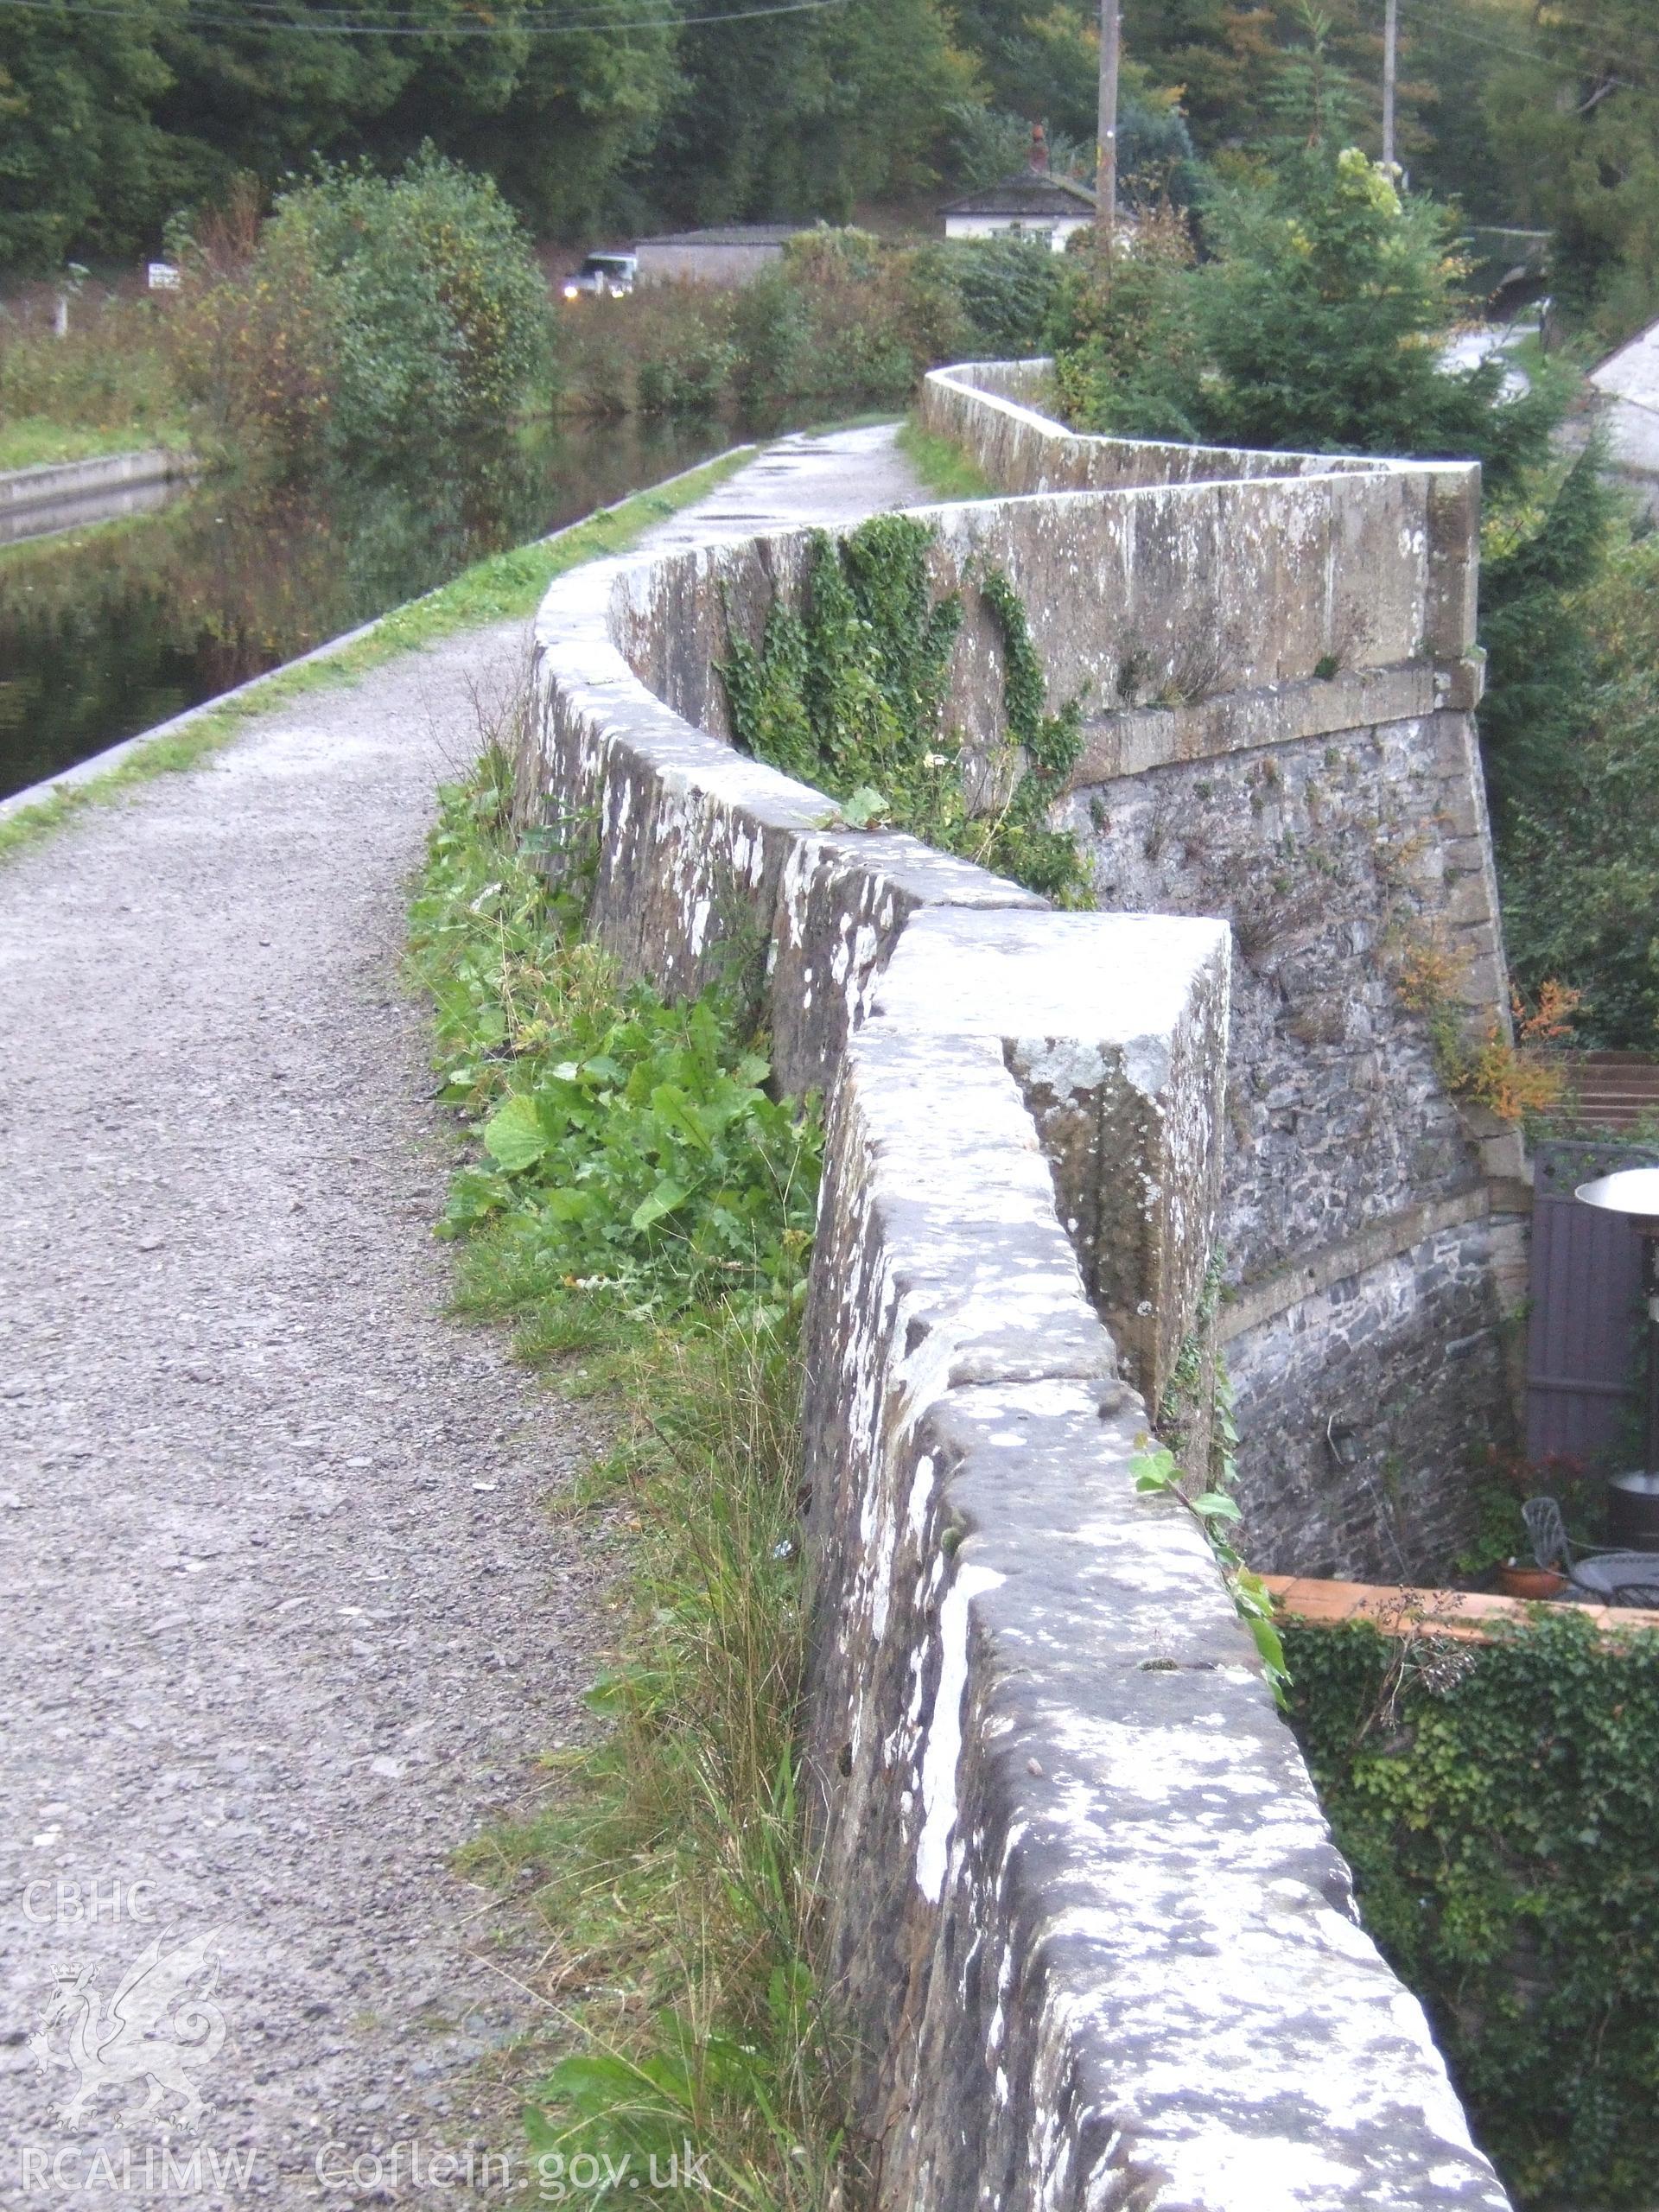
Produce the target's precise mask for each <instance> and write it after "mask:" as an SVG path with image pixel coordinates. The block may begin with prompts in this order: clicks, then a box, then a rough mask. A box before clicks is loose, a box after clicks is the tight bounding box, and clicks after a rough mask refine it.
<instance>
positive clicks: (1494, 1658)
mask: <svg viewBox="0 0 1659 2212" xmlns="http://www.w3.org/2000/svg"><path fill="white" fill-rule="evenodd" d="M1286 1643H1287V1654H1288V1657H1289V1662H1290V1670H1291V1678H1292V1683H1293V1690H1292V1708H1293V1717H1294V1720H1295V1724H1296V1726H1297V1730H1298V1732H1299V1733H1300V1737H1301V1738H1302V1742H1303V1745H1304V1746H1305V1748H1306V1751H1307V1754H1308V1758H1309V1762H1310V1764H1312V1766H1313V1773H1314V1777H1315V1779H1316V1781H1317V1782H1318V1783H1319V1795H1320V1799H1321V1802H1323V1804H1324V1806H1325V1810H1326V1812H1327V1813H1328V1814H1329V1815H1330V1817H1331V1821H1332V1826H1333V1827H1334V1829H1335V1831H1336V1835H1337V1840H1338V1843H1339V1845H1340V1846H1341V1847H1342V1849H1343V1851H1344V1853H1345V1855H1346V1856H1347V1858H1348V1860H1349V1862H1350V1864H1351V1866H1352V1867H1353V1869H1354V1874H1355V1878H1356V1882H1357V1891H1358V1897H1359V1904H1360V1910H1361V1914H1362V1916H1363V1920H1364V1923H1365V1925H1366V1927H1367V1929H1369V1930H1370V1933H1371V1934H1372V1935H1373V1936H1375V1937H1376V1941H1377V1942H1378V1943H1379V1944H1380V1945H1381V1947H1382V1948H1383V1951H1384V1952H1385V1954H1386V1955H1387V1956H1388V1957H1389V1961H1391V1963H1392V1964H1393V1965H1394V1966H1395V1968H1396V1969H1397V1971H1398V1972H1399V1973H1400V1974H1401V1975H1402V1978H1403V1979H1404V1980H1406V1981H1407V1982H1408V1984H1409V1985H1410V1986H1411V1987H1412V1988H1414V1990H1416V1991H1417V1993H1419V1995H1420V1996H1421V1997H1422V1998H1423V1999H1424V2000H1425V2002H1426V2003H1427V2006H1428V2008H1429V2012H1430V2014H1431V2017H1432V2018H1433V2022H1434V2025H1435V2029H1436V2031H1437V2034H1438V2035H1439V2037H1440V2042H1441V2044H1442V2046H1443V2048H1444V2049H1445V2050H1446V2055H1447V2057H1448V2059H1449V2061H1450V2063H1451V2065H1452V2071H1453V2073H1454V2075H1455V2076H1456V2078H1457V2082H1458V2085H1459V2089H1460V2090H1461V2092H1462V2094H1463V2095H1464V2097H1465V2101H1466V2102H1467V2103H1468V2105H1469V2107H1470V2111H1471V2117H1472V2119H1473V2120H1474V2123H1475V2126H1476V2130H1477V2132H1478V2134H1479V2136H1480V2138H1481V2140H1482V2141H1483V2142H1484V2145H1486V2147H1487V2149H1488V2150H1489V2151H1490V2152H1491V2154H1492V2156H1493V2157H1494V2158H1495V2159H1496V2160H1497V2163H1498V2164H1499V2166H1500V2168H1501V2169H1502V2171H1503V2174H1504V2177H1505V2179H1506V2180H1507V2182H1508V2183H1509V2184H1510V2188H1511V2189H1512V2190H1514V2192H1515V2193H1516V2196H1518V2197H1519V2199H1520V2200H1521V2201H1522V2202H1523V2203H1525V2204H1528V2205H1535V2206H1539V2207H1543V2206H1559V2205H1562V2204H1570V2205H1572V2206H1573V2208H1574V2212H1604V2208H1613V2207H1632V2208H1636V2207H1645V2206H1647V2205H1649V2204H1650V2203H1651V2202H1652V2199H1653V2173H1654V2160H1655V2156H1656V2151H1659V2140H1656V2137H1659V2127H1656V2117H1659V1865H1656V1862H1655V1858H1654V1850H1653V1838H1654V1833H1655V1827H1656V1821H1659V1637H1655V1636H1654V1635H1652V1634H1647V1633H1636V1634H1625V1635H1622V1636H1620V1637H1618V1640H1617V1641H1616V1642H1611V1641H1603V1640H1601V1639H1599V1637H1598V1636H1597V1633H1596V1631H1595V1630H1594V1629H1593V1628H1592V1626H1591V1625H1590V1624H1589V1623H1588V1622H1587V1621H1586V1620H1585V1618H1583V1616H1582V1615H1581V1614H1580V1613H1579V1612H1576V1611H1573V1609H1572V1608H1570V1607H1561V1608H1560V1609H1559V1610H1556V1611H1551V1612H1549V1613H1548V1614H1545V1615H1542V1616H1541V1617H1540V1618H1538V1620H1537V1622H1536V1624H1535V1625H1530V1626H1527V1627H1523V1628H1520V1629H1517V1630H1516V1631H1515V1632H1514V1633H1512V1634H1509V1635H1506V1636H1504V1637H1502V1638H1501V1639H1500V1640H1498V1641H1496V1642H1494V1643H1489V1644H1483V1645H1470V1644H1461V1643H1457V1644H1453V1643H1446V1642H1445V1641H1440V1642H1435V1641H1433V1640H1432V1639H1411V1640H1402V1639H1400V1638H1384V1637H1381V1636H1379V1635H1377V1634H1376V1632H1375V1631H1374V1630H1371V1629H1370V1628H1369V1627H1364V1626H1356V1627H1351V1628H1338V1629H1325V1628H1320V1629H1311V1628H1310V1629H1293V1630H1291V1631H1290V1632H1289V1634H1288V1635H1287V1638H1286Z"/></svg>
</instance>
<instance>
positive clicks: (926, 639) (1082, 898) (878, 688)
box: [721, 515, 1093, 906]
mask: <svg viewBox="0 0 1659 2212" xmlns="http://www.w3.org/2000/svg"><path fill="white" fill-rule="evenodd" d="M934 535H935V533H934V531H932V529H931V527H930V526H929V525H928V524H925V523H921V522H918V521H915V520H913V519H912V518H910V517H908V516H904V515H880V516H878V517H876V518H875V519H874V521H871V522H868V523H865V524H862V525H861V528H859V529H858V530H856V531H853V532H852V534H851V535H850V536H849V537H845V538H842V539H841V540H839V541H837V540H835V539H832V538H830V537H828V536H826V535H824V534H823V533H822V532H820V533H817V535H815V537H814V538H813V540H812V548H811V554H810V560H809V563H808V571H807V581H806V589H805V593H804V599H803V604H802V606H801V607H800V609H799V611H798V612H797V611H796V610H795V609H794V608H792V607H790V606H788V605H787V604H786V603H785V601H784V599H783V598H782V596H781V595H779V597H778V598H777V599H775V600H774V601H773V602H772V607H771V609H770V610H769V612H768V613H767V616H766V627H765V631H764V632H763V634H762V637H761V640H760V645H759V647H758V648H757V647H755V646H753V645H750V644H748V643H747V641H746V640H743V639H737V640H735V641H734V644H733V645H732V648H731V657H730V658H729V660H728V662H727V664H726V665H725V667H724V668H723V670H722V671H721V674H722V677H723V678H724V681H725V684H726V693H727V697H728V702H729V703H730V706H731V711H732V721H733V727H734V732H735V734H736V736H737V740H738V742H739V743H740V744H741V746H743V747H744V748H745V749H746V750H747V752H750V753H753V754H754V756H755V758H756V759H757V760H764V761H766V763H767V764H768V765H769V766H772V767H774V768H779V769H781V770H782V771H783V772H784V773H785V774H786V775H790V776H795V777H798V778H799V779H800V780H801V781H802V782H803V783H808V784H812V785H816V786H817V789H819V790H820V791H827V792H828V793H829V796H830V797H831V798H835V799H837V800H839V801H840V802H841V803H842V809H843V811H844V813H845V815H846V818H847V820H848V821H849V823H852V824H853V826H854V827H855V828H858V829H874V828H878V827H892V828H893V829H907V830H909V831H911V832H912V835H914V836H918V837H921V838H924V839H925V841H926V842H928V843H929V844H931V845H936V846H938V847H939V848H940V849H941V850H943V851H945V852H950V853H957V854H959V855H962V857H963V858H964V859H966V860H971V861H977V862H978V863H979V864H980V865H981V866H982V867H983V868H993V869H995V871H996V872H997V873H998V874H1002V875H1007V876H1012V877H1013V879H1014V881H1015V882H1016V883H1022V884H1024V885H1025V886H1026V887H1027V889H1029V890H1032V891H1038V892H1041V893H1044V894H1045V896H1046V897H1048V898H1050V899H1053V900H1054V901H1055V903H1056V904H1057V905H1058V906H1090V905H1091V904H1092V903H1093V901H1092V899H1091V898H1090V891H1089V882H1088V875H1087V872H1086V869H1085V867H1084V861H1083V856H1082V855H1081V854H1080V853H1079V852H1078V850H1077V842H1076V840H1075V838H1074V837H1073V836H1071V833H1070V832H1069V831H1067V830H1062V829H1052V828H1051V827H1050V826H1049V821H1048V815H1049V810H1050V808H1051V807H1052V804H1053V803H1054V801H1055V800H1056V799H1057V798H1059V796H1060V795H1061V793H1062V792H1063V791H1064V790H1065V779H1066V778H1067V777H1068V776H1069V775H1070V773H1071V770H1072V768H1073V767H1074V766H1076V765H1077V758H1078V755H1079V753H1081V751H1082V747H1083V741H1082V735H1081V730H1080V715H1079V711H1078V708H1077V702H1075V701H1073V702H1071V703H1070V704H1069V705H1067V706H1065V708H1063V709H1061V710H1060V711H1059V712H1058V714H1051V713H1050V712H1049V711H1048V707H1047V686H1046V683H1045V682H1044V678H1043V671H1042V668H1041V665H1040V664H1039V661H1038V658H1037V653H1036V650H1035V648H1034V647H1033V644H1032V640H1031V629H1030V625H1029V623H1028V622H1027V618H1026V610H1025V607H1024V604H1023V602H1022V601H1021V600H1020V595H1019V594H1018V593H1017V592H1016V591H1015V590H1014V587H1013V586H1012V584H1010V583H1009V582H1008V580H1007V577H1006V576H1005V575H1002V574H1001V571H1000V570H996V569H992V570H990V571H988V573H986V574H985V575H982V577H981V578H980V580H979V582H978V586H977V588H978V589H979V591H980V592H981V594H982V597H983V600H984V603H985V605H986V607H988V609H989V611H990V613H991V615H992V617H993V619H994V620H995V623H996V625H997V628H998V630H999V632H1000V634H1001V643H1002V647H1003V666H1004V679H1003V721H1004V729H1005V735H1004V738H1003V741H1002V743H1001V747H999V748H997V750H996V751H995V753H994V754H993V756H992V757H991V758H990V759H988V760H975V759H973V758H971V757H970V756H969V754H968V753H966V752H965V751H964V748H963V741H962V738H961V734H960V733H959V732H957V731H954V730H952V729H950V727H949V726H948V719H947V700H948V696H949V692H950V661H951V655H952V652H953V651H954V648H955V645H956V642H957V634H958V632H959V631H960V629H961V627H962V621H963V601H962V596H961V594H960V593H957V592H951V593H949V594H946V595H945V596H944V597H943V598H941V599H938V600H937V601H936V600H935V598H934V596H933V589H932V584H931V578H930V576H929V574H928V551H929V548H930V547H931V544H932V543H933V538H934Z"/></svg>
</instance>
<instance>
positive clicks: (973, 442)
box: [918, 359, 1402, 493]
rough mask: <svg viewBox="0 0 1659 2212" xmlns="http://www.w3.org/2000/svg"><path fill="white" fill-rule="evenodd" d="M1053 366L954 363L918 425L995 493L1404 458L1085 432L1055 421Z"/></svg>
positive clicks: (1358, 465) (1360, 469)
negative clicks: (962, 451) (946, 443)
mask: <svg viewBox="0 0 1659 2212" xmlns="http://www.w3.org/2000/svg"><path fill="white" fill-rule="evenodd" d="M1052 371H1053V363H1052V361H1049V360H1046V359H1038V360H1031V361H962V362H958V363H957V364H955V365H953V366H951V367H950V368H948V369H935V370H934V371H933V372H932V374H931V376H929V377H928V378H926V379H925V382H924V384H923V385H922V392H921V399H920V403H919V406H918V413H919V415H920V417H921V422H922V426H923V428H924V429H927V430H931V432H932V433H933V435H935V436H936V437H942V438H948V439H950V442H951V443H952V444H953V445H960V446H963V447H965V448H967V449H968V450H969V452H971V453H972V454H973V455H974V457H975V459H976V461H978V463H979V465H980V467H982V469H983V470H984V472H985V474H987V475H988V477H989V478H990V480H991V481H992V483H993V484H995V486H996V488H997V489H998V491H1000V492H1008V493H1025V492H1122V491H1128V490H1130V489H1132V488H1133V487H1135V486H1139V485H1164V484H1188V483H1202V484H1217V483H1222V482H1224V481H1226V480H1228V479H1230V478H1236V477H1274V478H1283V477H1287V476H1329V475H1333V474H1340V475H1351V476H1360V475H1376V474H1380V473H1382V472H1384V471H1388V470H1390V469H1397V468H1399V467H1401V466H1402V464H1401V463H1399V462H1398V461H1370V460H1363V459H1360V458H1357V457H1355V456H1352V455H1349V454H1323V453H1252V452H1249V451H1248V450H1246V449H1244V448H1238V447H1232V446H1185V445H1171V444H1166V443H1162V442H1159V441H1158V440H1156V439H1151V438H1100V437H1090V436H1086V435H1082V434H1080V433H1078V432H1077V431H1075V430H1070V429H1067V428H1066V427H1065V424H1064V423H1059V422H1057V421H1056V420H1055V415H1054V400H1053V391H1052Z"/></svg>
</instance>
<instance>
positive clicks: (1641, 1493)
mask: <svg viewBox="0 0 1659 2212" xmlns="http://www.w3.org/2000/svg"><path fill="white" fill-rule="evenodd" d="M1573 1196H1574V1197H1575V1198H1580V1199H1581V1200H1582V1201H1583V1203H1584V1204H1585V1205H1587V1206H1600V1207H1601V1208H1602V1209H1603V1211H1605V1212H1607V1213H1622V1214H1623V1215H1624V1218H1625V1219H1626V1220H1627V1221H1628V1222H1629V1223H1630V1226H1631V1228H1632V1229H1634V1230H1635V1231H1636V1233H1637V1236H1639V1237H1640V1238H1641V1239H1642V1294H1643V1299H1644V1300H1645V1301H1646V1305H1647V1312H1648V1418H1647V1433H1646V1440H1645V1442H1644V1444H1643V1464H1642V1465H1641V1467H1640V1468H1638V1469H1636V1470H1634V1471H1631V1472H1630V1473H1629V1474H1624V1475H1615V1476H1614V1477H1613V1478H1612V1481H1611V1484H1609V1493H1610V1495H1609V1497H1608V1522H1609V1525H1608V1535H1609V1537H1610V1539H1611V1541H1612V1542H1614V1543H1616V1544H1620V1543H1628V1544H1634V1545H1636V1546H1637V1547H1638V1548H1641V1549H1643V1550H1648V1551H1652V1550H1656V1549H1659V1167H1624V1168H1621V1169H1620V1170H1619V1172H1618V1174H1617V1175H1604V1176H1602V1177H1601V1178H1600V1179H1599V1181H1597V1182H1594V1183H1580V1185H1579V1187H1578V1189H1577V1190H1576V1191H1575V1192H1574V1193H1573ZM1621 1522H1622V1523H1623V1524H1624V1525H1623V1526H1622V1527H1621V1526H1620V1525H1619V1524H1620V1523H1621Z"/></svg>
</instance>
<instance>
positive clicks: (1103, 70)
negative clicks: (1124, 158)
mask: <svg viewBox="0 0 1659 2212" xmlns="http://www.w3.org/2000/svg"><path fill="white" fill-rule="evenodd" d="M1390 4H1392V0H1390ZM1118 6H1119V0H1100V126H1099V132H1098V141H1097V143H1096V150H1095V203H1096V205H1095V236H1096V238H1097V239H1098V240H1099V243H1100V251H1101V257H1102V258H1103V260H1106V261H1109V260H1110V259H1111V257H1112V249H1113V246H1114V245H1115V244H1116V236H1117V49H1118V43H1119V20H1118Z"/></svg>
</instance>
